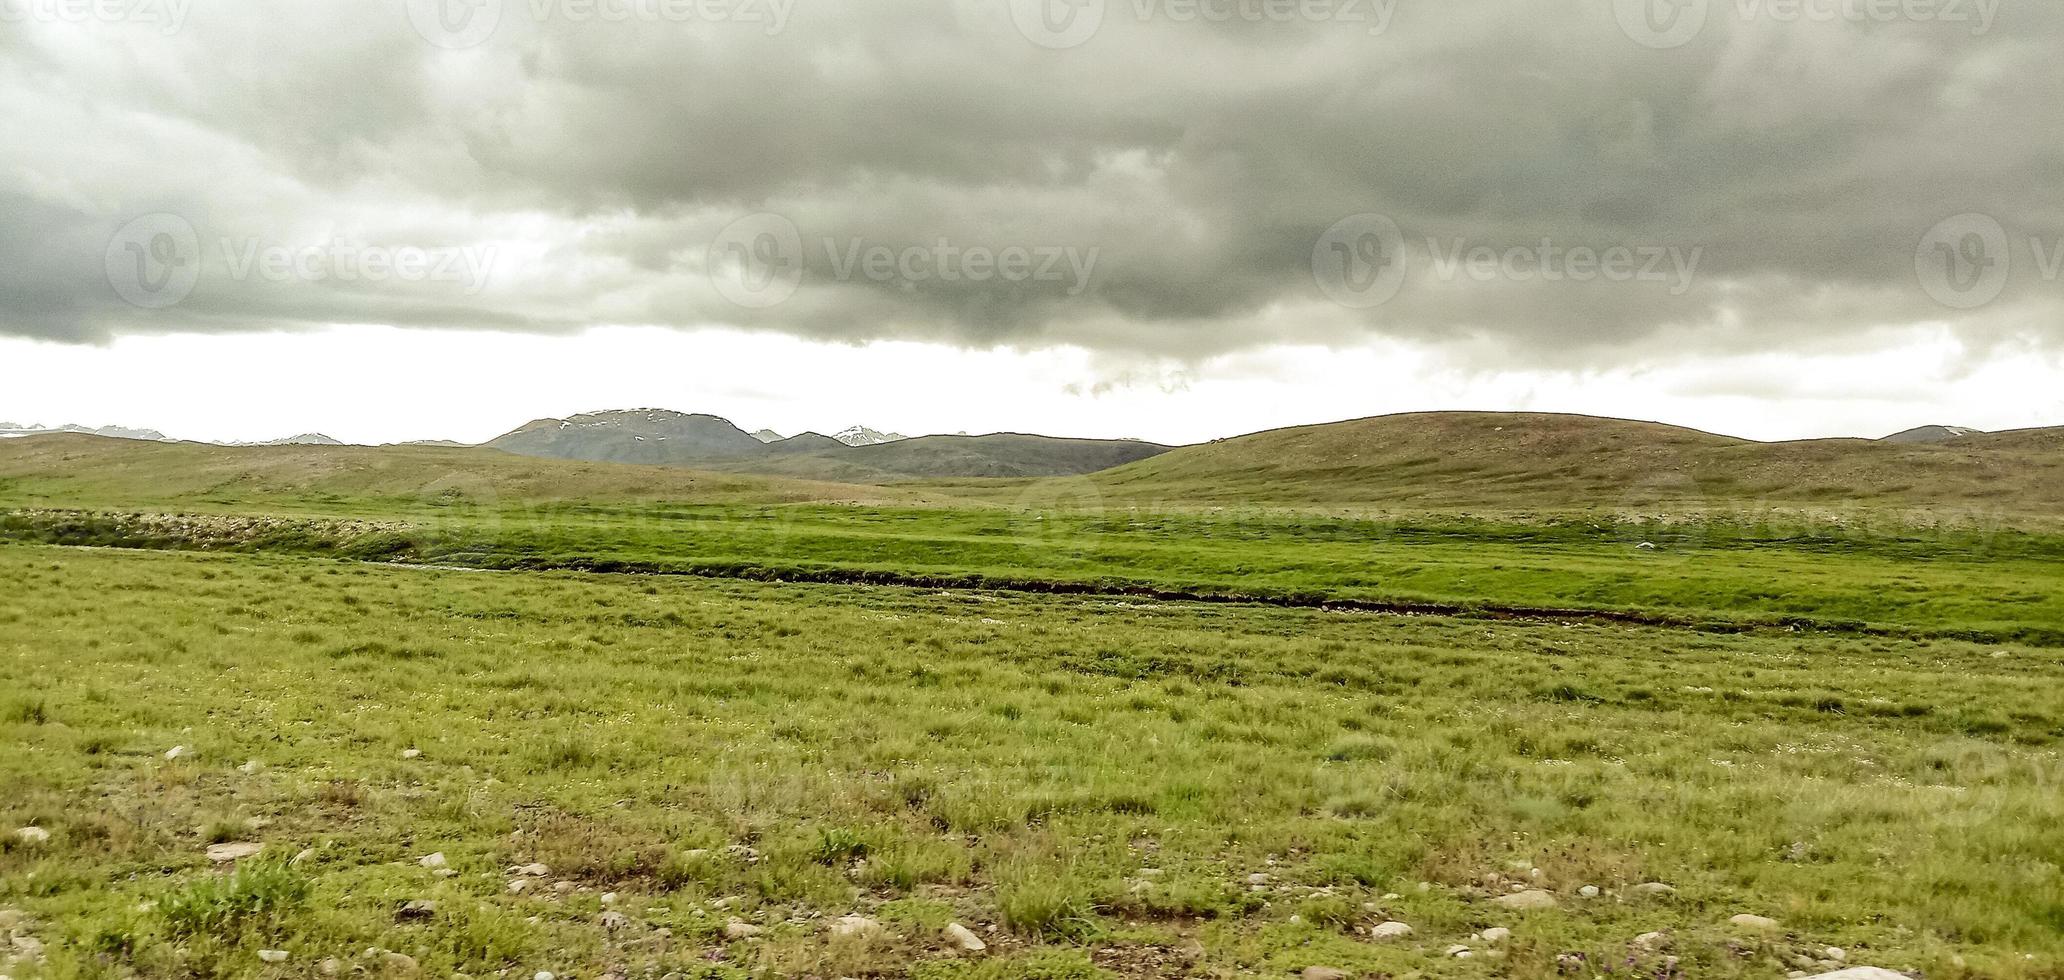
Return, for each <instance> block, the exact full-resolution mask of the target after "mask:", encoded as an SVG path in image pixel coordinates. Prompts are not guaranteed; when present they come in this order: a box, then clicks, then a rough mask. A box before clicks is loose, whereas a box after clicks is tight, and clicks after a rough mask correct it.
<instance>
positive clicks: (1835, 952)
mask: <svg viewBox="0 0 2064 980" xmlns="http://www.w3.org/2000/svg"><path fill="white" fill-rule="evenodd" d="M1820 955H1822V956H1825V957H1827V958H1828V959H1831V960H1834V961H1835V962H1837V963H1840V962H1842V961H1843V960H1846V959H1848V958H1849V951H1848V950H1846V949H1843V948H1842V947H1840V946H1829V947H1828V948H1826V949H1823V950H1821V951H1820Z"/></svg>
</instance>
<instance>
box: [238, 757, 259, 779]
mask: <svg viewBox="0 0 2064 980" xmlns="http://www.w3.org/2000/svg"><path fill="white" fill-rule="evenodd" d="M264 769H265V763H263V762H260V761H258V760H257V759H252V760H250V761H248V762H246V763H244V764H243V765H241V766H238V767H237V771H238V772H240V773H243V774H244V775H246V776H256V775H258V774H259V773H260V772H262V771H264Z"/></svg>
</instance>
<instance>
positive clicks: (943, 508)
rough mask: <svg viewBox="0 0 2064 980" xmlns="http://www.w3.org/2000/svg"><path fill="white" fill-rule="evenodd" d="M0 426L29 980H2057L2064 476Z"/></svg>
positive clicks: (12, 903)
mask: <svg viewBox="0 0 2064 980" xmlns="http://www.w3.org/2000/svg"><path fill="white" fill-rule="evenodd" d="M1478 421H1481V420H1478ZM1543 432H1544V433H1546V434H1547V435H1553V432H1552V431H1550V430H1546V429H1544V430H1543ZM1579 435H1584V433H1579ZM1593 435H1595V433H1592V434H1591V435H1584V438H1591V437H1592V436H1593ZM1608 435H1610V433H1608ZM1257 438H1259V437H1257ZM1298 438H1303V436H1298ZM1673 438H1675V437H1673ZM1683 438H1684V439H1687V440H1691V441H1692V443H1696V445H1695V446H1693V448H1697V449H1698V450H1699V451H1700V452H1706V451H1707V448H1703V447H1705V443H1704V442H1702V441H1700V440H1703V439H1711V438H1713V437H1702V436H1701V437H1697V438H1694V437H1693V436H1685V437H1683ZM2017 438H2018V437H2017ZM2027 438H2032V439H2035V440H2036V441H2037V442H2041V440H2042V439H2046V438H2048V436H2047V435H2045V434H2038V435H2037V436H2031V437H2027ZM21 442H25V443H32V445H25V446H24V445H8V446H0V787H4V788H5V790H6V791H5V792H4V793H0V975H6V976H8V977H11V978H12V980H31V978H33V980H47V978H75V977H128V976H143V977H188V976H193V977H213V976H230V977H251V978H268V980H270V978H281V977H319V976H330V975H336V976H367V977H382V976H407V975H417V976H440V977H441V976H452V975H459V974H465V975H468V976H471V977H476V978H480V977H488V976H495V977H530V976H532V975H533V974H535V973H536V972H537V971H551V972H553V973H555V974H556V975H558V976H560V977H567V976H571V977H576V978H582V980H586V978H596V980H600V978H603V977H609V976H613V977H616V978H620V980H628V978H631V977H637V978H641V980H642V978H648V977H649V978H654V980H661V978H666V977H669V976H672V977H676V978H684V980H685V978H691V977H726V978H731V977H748V976H751V977H816V978H823V980H833V978H839V977H854V978H860V977H900V976H916V977H920V978H929V980H950V978H968V980H1014V978H1024V980H1034V978H1073V977H1169V978H1177V977H1212V978H1220V977H1226V978H1230V977H1239V976H1261V977H1279V978H1280V977H1287V976H1291V975H1294V974H1296V973H1297V972H1299V971H1302V970H1304V969H1305V968H1307V967H1332V968H1338V969H1341V970H1344V971H1347V972H1348V974H1349V975H1351V976H1358V977H1364V978H1378V977H1382V978H1398V980H1403V978H1408V977H1427V978H1432V977H1458V978H1489V977H1520V978H1533V977H1570V976H1580V977H1593V976H1641V977H1649V978H1654V980H1676V978H1704V977H1722V978H1733V977H1742V978H1776V977H1781V976H1785V975H1786V974H1788V973H1792V972H1795V971H1804V972H1806V973H1809V974H1811V973H1818V972H1821V971H1824V970H1827V969H1831V968H1832V966H1833V965H1834V964H1835V963H1836V962H1837V961H1836V960H1835V959H1834V958H1832V957H1830V956H1829V955H1828V953H1827V950H1828V948H1829V947H1830V946H1833V947H1839V948H1840V949H1841V950H1842V951H1843V960H1844V961H1845V962H1847V963H1852V964H1870V965H1876V966H1883V967H1889V968H1895V969H1899V970H1902V971H1909V972H1912V973H1914V974H1916V975H1921V976H1925V977H1928V978H1930V980H1933V978H1963V977H1973V978H1976V977H1985V978H1992V977H1999V978H2006V980H2058V978H2064V834H2060V833H2058V831H2057V829H2056V828H2058V827H2059V826H2064V755H2060V753H2064V698H2060V697H2059V694H2058V691H2059V690H2060V687H2059V681H2060V680H2064V532H2060V530H2059V528H2058V526H2057V524H2056V521H2055V518H2054V513H2052V512H2045V511H2040V509H2038V512H2036V513H2033V514H2031V513H2025V512H2014V513H2011V514H2008V515H2007V516H2004V517H1998V516H1986V513H1985V512H1984V511H1982V510H1980V509H1972V508H1970V507H1967V506H1963V505H1962V504H1959V505H1958V506H1954V507H1945V508H1942V509H1938V510H1931V509H1927V508H1923V509H1921V510H1918V511H1916V510H1912V509H1909V507H1908V506H1907V505H1906V504H1905V503H1900V504H1897V505H1896V506H1895V505H1894V504H1890V503H1888V504H1884V505H1882V506H1870V507H1846V508H1842V509H1839V510H1837V509H1833V508H1830V507H1810V508H1808V507H1801V506H1797V505H1795V504H1789V503H1787V504H1783V505H1776V504H1773V505H1771V506H1758V505H1756V504H1755V501H1754V498H1753V497H1752V496H1734V497H1729V498H1727V499H1726V500H1725V501H1723V502H1724V503H1725V506H1724V507H1721V506H1709V505H1710V504H1713V503H1715V501H1714V500H1712V499H1708V500H1706V501H1705V503H1704V504H1701V505H1697V506H1694V505H1691V504H1687V503H1685V502H1684V501H1666V500H1660V499H1649V498H1644V499H1643V500H1641V501H1638V502H1637V503H1638V504H1639V506H1624V507H1623V506H1617V505H1612V506H1606V505H1601V506H1589V505H1583V506H1577V505H1572V506H1569V507H1564V508H1560V509H1549V510H1535V509H1530V507H1531V504H1532V503H1533V502H1534V501H1535V498H1536V497H1539V496H1540V495H1541V494H1545V493H1547V490H1543V489H1542V488H1541V487H1540V486H1536V485H1532V484H1526V485H1518V484H1515V485H1514V486H1515V487H1517V489H1516V490H1514V492H1513V493H1512V494H1509V495H1508V496H1507V497H1505V498H1502V499H1504V501H1505V503H1506V504H1507V505H1509V506H1503V507H1486V508H1481V509H1474V508H1464V509H1460V510H1446V511H1443V510H1429V509H1423V508H1422V509H1401V510H1392V509H1373V508H1369V507H1362V506H1356V507H1330V506H1329V507H1320V506H1317V505H1314V504H1312V503H1311V502H1310V501H1306V502H1305V503H1304V504H1301V505H1300V504H1298V503H1297V502H1296V501H1295V500H1290V499H1288V498H1285V499H1284V500H1279V501H1277V503H1276V504H1275V505H1270V506H1262V505H1254V504H1251V503H1250V505H1248V506H1242V507H1226V506H1219V505H1215V504H1213V503H1212V502H1211V501H1212V499H1213V497H1212V494H1211V492H1209V481H1208V480H1205V479H1204V478H1203V477H1201V476H1198V475H1196V474H1194V473H1189V471H1187V470H1184V471H1182V472H1181V473H1178V474H1177V475H1178V476H1179V477H1180V479H1181V480H1190V481H1193V482H1194V481H1203V482H1199V483H1198V484H1197V486H1196V487H1195V488H1193V490H1194V492H1195V494H1196V495H1194V496H1185V495H1184V494H1180V493H1179V494H1177V496H1176V497H1175V498H1172V499H1163V498H1158V497H1149V496H1134V497H1128V496H1127V495H1126V493H1125V492H1124V491H1123V490H1122V486H1123V485H1128V484H1129V485H1132V486H1134V487H1135V489H1137V488H1138V487H1140V486H1145V485H1147V484H1148V483H1151V482H1152V480H1150V479H1148V477H1150V476H1152V474H1151V473H1148V472H1147V470H1150V469H1153V468H1154V467H1163V468H1166V467H1180V466H1186V465H1188V464H1186V463H1183V461H1182V459H1181V458H1180V457H1177V458H1175V459H1174V460H1173V462H1164V461H1161V460H1155V461H1149V462H1148V463H1146V464H1140V466H1141V467H1142V468H1143V469H1141V470H1138V471H1135V472H1134V473H1133V474H1132V475H1130V476H1128V475H1126V473H1125V471H1124V470H1119V471H1113V473H1112V474H1100V475H1097V476H1094V477H1090V478H1077V479H1066V480H1053V481H1031V482H1026V481H1016V482H1011V481H994V482H986V483H970V482H966V481H962V482H959V483H950V484H949V483H929V484H922V485H903V486H894V487H854V486H845V485H839V484H813V483H805V482H800V481H783V480H773V479H768V478H762V477H746V476H730V475H722V474H703V473H694V472H689V471H679V470H666V469H660V468H647V467H631V466H612V465H608V464H580V463H563V462H556V461H550V460H527V459H519V458H516V457H507V456H503V455H500V454H495V453H491V452H485V451H479V450H431V449H408V450H360V449H328V448H324V449H309V448H303V447H288V448H283V449H278V450H224V449H219V448H215V447H197V446H161V445H154V444H141V443H136V444H124V443H121V442H119V441H115V440H93V439H86V438H83V437H82V438H78V439H67V438H63V437H39V438H37V439H34V440H22V441H21ZM1235 442H1238V441H1237V440H1236V441H1235ZM1690 444H1691V443H1687V445H1690ZM1228 445H1230V444H1228ZM1585 445H1586V446H1587V447H1588V446H1589V445H1590V444H1588V443H1586V444H1585ZM1663 445H1664V446H1665V447H1667V446H1668V445H1670V442H1669V440H1664V442H1663ZM2017 447H2018V448H2017ZM1209 448H1211V449H1213V450H1218V449H1219V447H1209ZM1235 448H1237V447H1235ZM1321 448H1323V447H1321ZM1407 448H1409V447H1407ZM1809 448H1810V447H1809ZM2007 448H2008V449H2011V450H2013V451H2016V452H2019V451H2021V450H2022V449H2028V447H2020V446H2019V443H2014V444H2013V445H2010V446H2008V447H2007ZM1580 449H1581V453H1580V455H1581V454H1582V453H1589V452H1591V451H1592V450H1591V449H1589V448H1583V447H1580ZM2041 449H2042V447H2041V446H2035V447H2034V448H2033V449H2028V451H2030V452H2036V451H2038V450H2041ZM1226 451H1230V450H1226ZM1400 451H1401V450H1400ZM1715 451H1720V452H1733V451H1735V449H1733V448H1730V447H1729V446H1724V445H1723V446H1721V447H1719V449H1718V450H1715ZM1743 451H1751V450H1743ZM1753 451H1756V452H1761V450H1753ZM1785 451H1786V452H1792V451H1793V450H1785ZM1871 452H1875V450H1871ZM1902 452H1903V451H1902ZM1955 452H1957V453H1963V452H1965V450H1955ZM1170 455H1171V457H1176V454H1170ZM1944 458H1945V459H1947V458H1949V457H1944ZM1127 469H1131V468H1127ZM1465 469H1467V467H1465ZM1155 472H1161V471H1159V470H1156V471H1155ZM1167 472H1168V473H1174V472H1176V471H1175V470H1172V469H1171V470H1167ZM1358 472H1359V471H1358ZM1856 472H1860V471H1856ZM1956 472H1957V474H1958V476H1957V478H1956V480H1954V481H1948V482H1944V483H1942V484H1941V486H1942V487H1947V488H1948V489H1947V490H1944V491H1942V492H1950V493H1952V494H1953V495H1955V494H1962V495H1964V496H1962V497H1959V498H1958V499H1960V500H1961V501H1963V503H1964V504H1968V503H1970V502H1971V501H1972V500H1973V499H1976V498H1973V497H1971V496H1970V493H1971V491H1970V487H1973V486H1977V485H1978V484H1980V483H1982V482H1983V479H1982V474H1980V475H1978V476H1972V475H1970V474H1968V473H1965V472H1964V471H1963V470H1961V469H1959V470H1956ZM1163 475H1164V476H1165V475H1166V473H1164V474H1163ZM1365 475H1366V474H1363V475H1357V476H1356V477H1355V479H1354V480H1352V481H1346V482H1341V483H1338V484H1336V485H1335V488H1336V490H1338V489H1340V488H1343V487H1350V485H1351V484H1352V485H1362V483H1361V482H1358V481H1363V480H1364V476H1365ZM1281 476H1282V474H1280V473H1272V474H1271V475H1267V476H1266V479H1267V480H1269V481H1273V480H1277V479H1278V478H1279V477H1281ZM1308 476H1309V474H1305V475H1302V476H1298V477H1297V479H1299V480H1304V479H1306V477H1308ZM1154 479H1160V478H1159V477H1155V478H1154ZM1398 479H1400V480H1405V482H1410V481H1409V480H1406V478H1404V477H1399V478H1398ZM1843 479H1848V477H1843ZM1370 481H1371V482H1368V484H1367V485H1368V486H1375V485H1376V484H1375V483H1374V482H1373V478H1370ZM1178 482H1180V481H1178ZM1173 485H1174V484H1170V483H1167V482H1166V481H1165V480H1164V481H1163V482H1162V483H1161V484H1159V486H1160V487H1161V489H1162V490H1167V489H1168V488H1169V487H1170V486H1173ZM1399 485H1403V484H1399ZM1425 485H1427V486H1429V487H1433V488H1434V489H1436V490H1438V489H1439V487H1440V486H1446V487H1448V489H1450V490H1453V491H1454V492H1456V493H1476V492H1480V490H1481V488H1480V487H1479V488H1477V489H1475V490H1470V489H1468V488H1465V487H1461V486H1460V484H1453V483H1449V484H1442V483H1441V482H1440V480H1438V479H1432V478H1429V482H1427V483H1426V484H1425ZM1550 489H1553V488H1550ZM1565 489H1566V488H1565ZM1328 492H1329V493H1330V492H1331V491H1328ZM1355 492H1357V493H1359V492H1360V491H1355ZM1931 492H1933V491H1931ZM2047 492H2048V491H2041V493H2047ZM1185 493H1188V492H1187V491H1186V492H1185ZM1887 493H1889V494H1891V496H1892V497H1893V498H1897V499H1900V500H1905V499H1906V498H1900V497H1899V496H1898V493H1896V492H1894V491H1890V490H1888V491H1887ZM2016 493H2017V494H2019V497H2018V498H2017V499H2019V500H2020V501H2021V502H2022V503H2023V504H2027V503H2029V502H2031V501H2032V502H2034V503H2036V504H2041V502H2042V499H2043V498H2041V494H2040V493H2038V492H2037V491H2036V490H2031V489H2029V488H2028V487H2022V489H2021V490H2017V491H2016ZM1433 496H1434V498H1438V499H1446V498H1441V497H1440V495H1439V494H1438V493H1436V494H1434V495H1433ZM1253 499H1259V500H1264V501H1266V500H1271V499H1275V498H1270V497H1267V496H1262V497H1258V498H1253ZM1454 499H1461V498H1459V497H1457V498H1454ZM1541 499H1547V498H1546V497H1542V498H1541ZM1916 499H1917V498H1916ZM1623 502H1624V501H1623ZM1908 502H1909V503H1910V502H1911V501H1910V500H1909V501H1908ZM2046 515H2047V516H2046ZM1356 605H1359V606H1362V607H1368V608H1348V607H1350V606H1356ZM1378 609H1387V610H1389V611H1388V612H1379V611H1376V610H1378ZM1403 613H1409V614H1403ZM175 747H177V748H179V749H180V751H179V752H177V753H172V752H171V750H172V749H174V748H175ZM168 753H170V754H168ZM239 843H243V844H259V845H263V847H262V850H259V851H258V852H257V853H256V854H255V855H250V856H246V857H243V858H241V859H238V860H235V861H227V860H224V861H217V860H213V859H211V857H210V856H209V855H208V853H207V850H208V848H209V847H210V845H222V844H239ZM432 855H441V856H442V861H441V863H442V865H443V866H442V867H437V866H435V865H437V864H439V863H440V862H439V861H435V860H433V861H431V862H430V864H429V865H426V864H424V863H423V862H424V860H425V859H426V858H429V857H431V856H432ZM533 864H539V865H543V866H544V867H543V869H537V868H532V869H530V870H531V871H539V872H540V873H537V874H529V873H526V872H524V871H522V870H518V869H521V868H523V867H524V866H527V865H533ZM526 882H527V883H526ZM1655 882H1660V883H1666V884H1668V885H1670V886H1671V887H1672V888H1674V889H1675V891H1674V893H1672V894H1666V895H1662V896H1654V895H1644V894H1643V893H1642V892H1641V890H1639V889H1638V888H1637V887H1636V886H1639V885H1642V884H1646V883H1655ZM1587 886H1589V887H1590V888H1595V889H1596V890H1597V891H1596V893H1595V894H1587V891H1586V889H1587ZM1527 888H1532V889H1537V890H1539V891H1542V892H1545V893H1547V894H1549V895H1552V896H1553V897H1554V900H1555V907H1553V908H1545V909H1536V910H1520V909H1512V908H1507V907H1504V906H1502V905H1500V904H1498V903H1497V902H1496V899H1497V898H1498V897H1499V896H1503V895H1510V894H1513V893H1514V889H1527ZM412 902H418V903H429V904H428V905H414V906H411V905H410V904H409V903H412ZM1745 913H1746V914H1754V915H1761V916H1767V917H1770V918H1773V919H1775V920H1776V923H1777V924H1776V925H1775V926H1774V927H1772V928H1771V929H1769V930H1767V931H1764V930H1754V929H1746V928H1744V927H1742V926H1738V925H1734V924H1732V923H1730V921H1729V920H1730V918H1731V917H1733V916H1735V915H1738V914H1745ZM853 915H857V916H865V917H866V918H867V919H868V920H869V922H870V923H872V925H863V926H861V927H860V932H859V933H858V934H854V935H840V934H838V932H839V931H838V929H837V928H836V927H835V925H834V924H835V923H836V922H837V921H838V920H839V919H840V917H843V916H853ZM733 920H736V921H735V923H734V921H733ZM956 922H957V923H960V924H962V925H964V926H966V927H969V928H971V929H973V930H974V932H975V933H976V935H977V936H979V937H980V938H981V939H983V940H984V942H985V943H986V946H987V948H986V949H984V950H982V951H980V952H970V951H967V950H964V949H961V948H960V947H959V945H958V944H957V943H956V942H955V941H953V940H952V938H951V937H949V936H948V934H947V933H946V932H945V929H946V927H947V926H948V925H949V924H950V923H956ZM1390 922H1402V923H1405V924H1407V925H1409V926H1410V927H1411V929H1412V932H1411V933H1410V935H1408V936H1405V937H1402V938H1392V939H1387V940H1386V939H1383V938H1381V937H1379V936H1378V935H1376V934H1374V933H1373V932H1372V930H1373V929H1375V928H1376V927H1379V926H1382V925H1384V924H1385V923H1390ZM1493 928H1509V929H1510V930H1512V933H1511V935H1510V937H1509V938H1505V939H1497V940H1494V939H1487V938H1485V936H1486V932H1485V930H1488V929H1493ZM727 930H728V932H727ZM754 930H757V931H756V932H755V931H754ZM747 933H751V934H750V935H748V934H747ZM1641 937H1646V938H1645V939H1643V938H1641ZM1456 946H1461V947H1466V951H1467V952H1468V953H1469V954H1470V955H1468V956H1466V957H1464V956H1457V955H1453V953H1454V950H1453V947H1456ZM261 951H266V952H267V953H268V955H272V954H284V959H280V958H279V956H277V955H273V958H272V959H270V960H268V959H265V958H261V956H260V952H261ZM39 953H40V957H39V956H38V955H37V954H39ZM10 955H12V956H13V957H14V959H13V961H11V962H9V961H8V960H7V957H8V956H10Z"/></svg>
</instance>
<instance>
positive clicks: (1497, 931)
mask: <svg viewBox="0 0 2064 980" xmlns="http://www.w3.org/2000/svg"><path fill="white" fill-rule="evenodd" d="M1511 938H1512V930H1510V929H1507V928H1505V927H1504V926H1492V927H1491V928H1489V929H1485V930H1484V931H1483V941H1484V942H1487V943H1502V942H1504V941H1505V940H1507V939H1511Z"/></svg>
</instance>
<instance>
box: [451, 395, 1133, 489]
mask: <svg viewBox="0 0 2064 980" xmlns="http://www.w3.org/2000/svg"><path fill="white" fill-rule="evenodd" d="M770 436H772V437H775V438H773V439H772V440H770V439H769V437H770ZM484 445H485V446H486V447H487V448H489V449H499V450H502V451H503V452H510V453H516V454H518V455H522V456H538V457H544V458H549V459H573V460H582V461H585V462H595V463H644V464H657V465H668V466H691V467H695V468H698V469H711V470H724V471H730V472H740V473H762V474H770V475H778V476H792V477H799V478H803V479H811V480H830V481H834V482H840V483H881V482H889V481H894V480H902V479H916V478H924V477H1013V476H1016V477H1023V476H1073V475H1079V474H1083V473H1092V472H1095V471H1097V470H1101V469H1108V468H1110V467H1113V466H1119V465H1123V464H1125V463H1131V462H1136V461H1138V460H1141V459H1146V458H1148V457H1151V456H1155V455H1159V454H1161V453H1164V452H1167V451H1168V450H1169V449H1170V448H1171V447H1169V446H1162V445H1158V444H1155V443H1149V442H1139V441H1135V440H1122V439H1056V438H1053V437H1050V436H1036V435H1022V434H1017V433H996V434H993V435H985V436H967V435H955V436H922V437H919V438H915V439H913V438H909V437H906V436H901V435H896V434H893V433H884V432H878V431H876V430H874V429H870V428H867V427H865V426H855V427H854V428H852V429H848V430H846V431H844V432H841V433H839V434H838V435H837V436H827V435H823V434H821V433H816V432H804V433H801V434H799V435H794V436H789V437H787V438H779V437H778V434H776V433H773V432H769V431H766V430H762V431H761V432H758V433H752V432H747V431H745V430H744V429H741V428H739V427H738V426H737V425H734V424H733V423H732V422H731V421H730V420H729V419H723V418H719V417H717V416H714V415H694V414H689V413H686V412H675V411H669V410H665V409H650V408H642V409H633V410H629V411H615V412H591V413H587V414H583V415H575V416H572V417H571V418H564V419H539V420H537V421H535V422H531V423H529V424H527V425H524V426H523V427H521V428H519V429H516V430H515V431H513V432H509V433H507V434H505V435H502V436H498V437H496V438H494V439H490V440H488V441H487V442H486V443H485V444H484Z"/></svg>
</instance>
